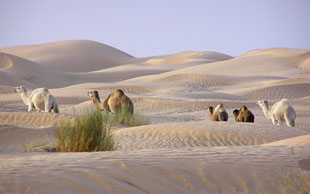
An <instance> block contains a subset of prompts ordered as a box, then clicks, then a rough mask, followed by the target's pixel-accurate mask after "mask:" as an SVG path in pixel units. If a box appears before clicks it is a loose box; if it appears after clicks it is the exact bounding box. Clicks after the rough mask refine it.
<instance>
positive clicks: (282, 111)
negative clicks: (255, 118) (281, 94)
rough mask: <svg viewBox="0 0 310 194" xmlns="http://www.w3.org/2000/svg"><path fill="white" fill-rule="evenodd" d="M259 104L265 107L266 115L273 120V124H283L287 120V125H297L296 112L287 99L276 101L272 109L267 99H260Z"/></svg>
mask: <svg viewBox="0 0 310 194" xmlns="http://www.w3.org/2000/svg"><path fill="white" fill-rule="evenodd" d="M257 104H258V105H259V106H260V107H261V108H262V109H263V113H264V115H265V117H266V118H267V119H271V120H272V124H274V125H281V124H282V122H284V121H285V122H286V124H287V126H289V127H295V119H296V112H295V110H294V108H293V107H292V106H291V105H290V104H289V102H288V100H287V99H282V100H281V101H279V102H276V103H275V104H274V105H273V106H272V108H271V110H270V109H269V106H268V101H267V100H260V101H258V102H257Z"/></svg>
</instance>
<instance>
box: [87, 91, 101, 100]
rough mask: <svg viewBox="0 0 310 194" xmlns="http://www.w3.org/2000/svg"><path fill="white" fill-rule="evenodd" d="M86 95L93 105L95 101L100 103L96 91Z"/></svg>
mask: <svg viewBox="0 0 310 194" xmlns="http://www.w3.org/2000/svg"><path fill="white" fill-rule="evenodd" d="M87 95H88V96H90V97H91V99H92V100H93V102H94V103H95V102H97V101H98V102H101V101H100V98H99V93H98V91H97V90H94V91H90V92H87Z"/></svg>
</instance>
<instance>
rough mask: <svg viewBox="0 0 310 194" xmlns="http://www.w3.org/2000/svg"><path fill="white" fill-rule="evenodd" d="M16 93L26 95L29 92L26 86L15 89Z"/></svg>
mask: <svg viewBox="0 0 310 194" xmlns="http://www.w3.org/2000/svg"><path fill="white" fill-rule="evenodd" d="M14 92H17V93H26V92H27V90H26V87H25V86H18V87H15V88H14Z"/></svg>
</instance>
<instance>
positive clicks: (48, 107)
mask: <svg viewBox="0 0 310 194" xmlns="http://www.w3.org/2000/svg"><path fill="white" fill-rule="evenodd" d="M44 103H45V112H51V110H52V105H53V104H52V103H51V101H50V98H47V99H46V100H45V102H44Z"/></svg>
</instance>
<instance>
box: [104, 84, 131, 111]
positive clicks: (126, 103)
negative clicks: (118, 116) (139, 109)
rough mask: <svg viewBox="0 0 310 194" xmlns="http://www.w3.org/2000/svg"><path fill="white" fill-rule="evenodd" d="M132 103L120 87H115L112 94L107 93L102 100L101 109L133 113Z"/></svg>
mask: <svg viewBox="0 0 310 194" xmlns="http://www.w3.org/2000/svg"><path fill="white" fill-rule="evenodd" d="M133 109H134V106H133V103H132V101H131V100H130V98H129V97H128V96H126V95H125V94H124V92H123V90H121V89H117V90H116V91H115V92H113V93H112V94H109V95H108V96H107V97H106V99H105V100H104V101H103V110H104V111H106V112H112V113H123V112H124V111H126V112H128V113H131V114H132V113H133Z"/></svg>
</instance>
